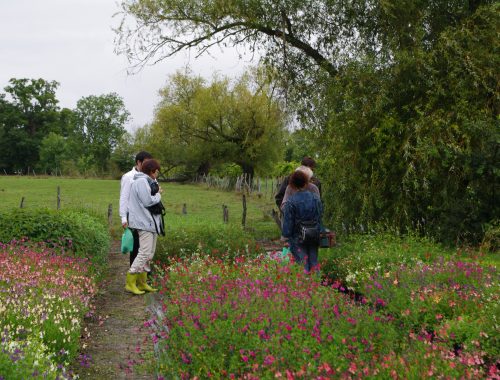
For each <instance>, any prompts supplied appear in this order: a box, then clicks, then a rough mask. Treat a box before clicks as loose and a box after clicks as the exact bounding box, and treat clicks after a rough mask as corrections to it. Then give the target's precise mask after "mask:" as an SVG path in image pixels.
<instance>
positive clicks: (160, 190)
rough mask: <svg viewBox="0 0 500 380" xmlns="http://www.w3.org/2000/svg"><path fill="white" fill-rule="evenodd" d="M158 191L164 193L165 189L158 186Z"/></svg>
mask: <svg viewBox="0 0 500 380" xmlns="http://www.w3.org/2000/svg"><path fill="white" fill-rule="evenodd" d="M158 192H159V193H160V194H161V193H163V189H162V188H161V186H159V187H158Z"/></svg>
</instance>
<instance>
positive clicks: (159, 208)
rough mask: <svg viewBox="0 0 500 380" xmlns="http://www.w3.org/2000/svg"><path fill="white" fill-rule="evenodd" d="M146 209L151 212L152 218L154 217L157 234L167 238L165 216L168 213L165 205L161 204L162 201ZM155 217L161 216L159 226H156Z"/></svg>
mask: <svg viewBox="0 0 500 380" xmlns="http://www.w3.org/2000/svg"><path fill="white" fill-rule="evenodd" d="M146 209H147V210H149V212H150V213H151V216H152V217H153V223H154V224H155V230H156V233H157V234H158V235H162V236H165V220H164V216H165V213H166V212H165V206H163V203H161V201H160V202H158V203H155V204H154V205H152V206H148V207H146ZM155 215H161V218H160V225H159V226H158V225H157V224H156V220H155Z"/></svg>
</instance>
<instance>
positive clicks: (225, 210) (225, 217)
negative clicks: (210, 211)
mask: <svg viewBox="0 0 500 380" xmlns="http://www.w3.org/2000/svg"><path fill="white" fill-rule="evenodd" d="M222 221H223V222H224V223H227V222H229V209H228V208H227V206H226V205H222Z"/></svg>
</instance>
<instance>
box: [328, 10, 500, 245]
mask: <svg viewBox="0 0 500 380" xmlns="http://www.w3.org/2000/svg"><path fill="white" fill-rule="evenodd" d="M419 15H420V14H419V13H417V14H416V15H415V17H419ZM459 19H460V20H461V21H460V22H457V23H455V22H452V23H451V24H450V25H442V28H441V30H442V32H440V33H438V34H437V35H434V36H433V42H432V43H433V45H432V49H429V46H427V45H426V44H425V43H424V42H423V41H421V42H420V43H419V44H416V46H413V45H411V46H409V47H407V48H405V49H400V50H398V51H395V52H394V53H393V60H392V61H391V62H390V64H387V65H384V66H383V67H380V66H379V65H378V64H377V62H376V60H374V59H369V58H367V59H364V60H363V61H362V62H353V63H350V64H348V65H346V67H345V68H344V70H343V72H342V75H339V76H337V78H335V80H333V81H332V84H331V88H330V94H329V96H328V98H329V101H330V105H329V108H330V109H331V110H332V112H331V116H330V122H329V125H328V127H327V128H326V129H325V130H324V134H323V135H322V136H321V140H322V141H325V136H328V137H327V141H328V143H326V144H325V143H324V144H322V147H323V150H322V156H323V157H325V158H326V159H327V160H329V162H330V165H329V167H328V170H323V172H322V173H321V175H320V177H321V178H323V179H325V181H324V186H325V189H326V191H325V192H324V197H323V199H324V200H325V202H326V205H327V207H326V210H327V218H329V219H330V221H331V222H332V223H333V224H335V225H336V227H337V229H340V228H341V225H342V224H344V225H359V224H360V223H361V224H365V225H366V224H370V223H374V222H375V223H380V222H381V223H384V224H387V225H390V226H393V227H395V228H398V229H400V230H413V229H418V230H420V231H422V232H424V233H427V234H429V235H431V236H434V237H436V238H438V239H440V240H442V241H446V242H450V243H457V242H463V241H466V242H474V243H477V242H479V241H480V240H481V236H482V233H483V224H484V223H487V222H489V221H491V220H494V219H496V218H498V215H499V206H498V204H499V203H498V199H497V198H498V195H497V194H496V191H495V187H496V184H498V181H499V177H500V170H499V165H498V163H499V162H500V161H499V160H498V146H499V143H500V129H499V128H498V125H499V124H498V122H499V120H498V118H497V115H498V107H499V102H498V99H499V97H498V89H497V88H496V87H495V86H496V85H495V83H497V74H496V72H497V69H496V67H498V66H499V65H500V60H499V55H498V39H497V36H496V30H498V23H499V19H498V4H496V5H490V6H485V7H479V8H478V9H477V10H476V11H475V13H473V14H472V15H469V16H467V17H462V16H460V17H459Z"/></svg>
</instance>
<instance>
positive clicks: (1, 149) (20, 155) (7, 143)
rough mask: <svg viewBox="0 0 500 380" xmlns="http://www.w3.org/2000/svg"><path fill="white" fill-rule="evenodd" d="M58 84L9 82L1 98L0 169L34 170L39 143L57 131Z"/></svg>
mask: <svg viewBox="0 0 500 380" xmlns="http://www.w3.org/2000/svg"><path fill="white" fill-rule="evenodd" d="M58 86H59V84H58V83H57V82H55V81H52V82H48V81H45V80H43V79H14V78H13V79H11V80H10V81H9V86H7V87H5V92H6V94H8V96H9V98H10V100H7V98H6V96H5V94H0V131H1V132H2V133H1V134H2V135H3V136H2V138H1V139H0V168H2V169H4V170H6V171H8V172H13V171H15V170H26V169H27V168H28V167H30V168H31V169H33V168H34V167H35V166H36V164H37V163H38V158H39V157H38V153H39V146H40V142H41V141H42V139H43V137H44V136H46V135H47V134H48V133H49V132H51V131H53V130H57V129H58V128H59V124H58V123H59V117H58V115H59V114H58V112H59V107H58V105H57V103H58V100H57V99H56V89H57V87H58Z"/></svg>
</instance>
